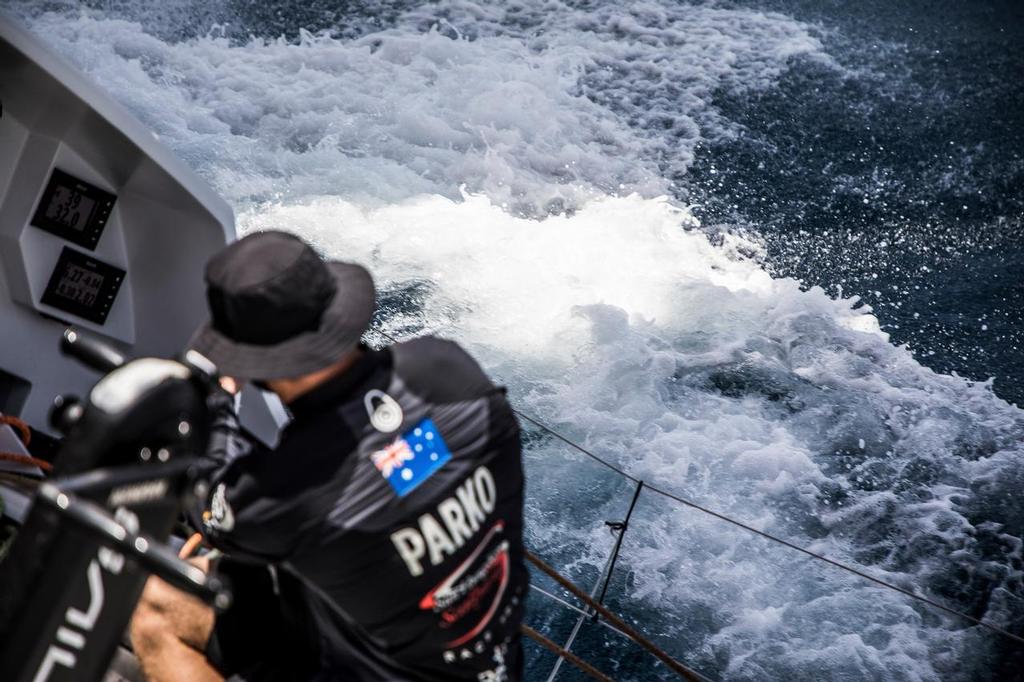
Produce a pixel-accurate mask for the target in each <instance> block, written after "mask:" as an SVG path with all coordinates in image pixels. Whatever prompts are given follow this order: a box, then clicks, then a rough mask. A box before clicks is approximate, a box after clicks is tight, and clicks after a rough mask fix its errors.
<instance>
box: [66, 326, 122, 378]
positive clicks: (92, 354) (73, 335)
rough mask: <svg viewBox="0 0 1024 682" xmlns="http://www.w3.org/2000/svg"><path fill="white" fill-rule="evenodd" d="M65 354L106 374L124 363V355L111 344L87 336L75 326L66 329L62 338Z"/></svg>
mask: <svg viewBox="0 0 1024 682" xmlns="http://www.w3.org/2000/svg"><path fill="white" fill-rule="evenodd" d="M60 350H61V352H62V353H64V355H68V356H70V357H73V358H75V359H76V360H78V361H79V362H81V363H82V364H83V365H85V366H87V367H91V368H92V369H95V370H97V371H99V372H103V373H104V374H106V373H107V372H110V371H112V370H115V369H117V368H118V367H120V366H121V365H123V364H124V362H125V360H124V356H123V355H121V354H120V353H118V352H117V351H116V350H115V349H114V348H113V347H111V346H110V345H109V344H107V343H104V342H103V341H100V340H99V339H97V338H94V337H91V336H86V335H84V334H82V332H80V331H78V330H77V329H75V328H74V327H68V328H67V329H65V330H64V335H63V337H62V338H61V340H60Z"/></svg>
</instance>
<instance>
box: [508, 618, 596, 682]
mask: <svg viewBox="0 0 1024 682" xmlns="http://www.w3.org/2000/svg"><path fill="white" fill-rule="evenodd" d="M519 631H520V632H522V633H523V634H524V635H526V636H527V637H529V638H530V639H532V640H533V641H535V642H537V644H540V645H541V646H542V647H544V648H545V649H547V650H548V651H550V652H551V653H553V654H555V655H556V656H561V657H562V658H564V659H565V660H567V661H569V662H570V663H572V664H573V665H574V666H576V667H577V668H579V669H580V670H582V671H583V672H585V673H586V674H588V675H590V676H591V677H593V678H594V679H595V680H601V681H602V682H614V680H612V678H610V677H608V676H607V675H605V674H604V673H603V672H601V671H600V670H598V669H597V668H595V667H594V666H592V665H590V664H589V663H587V662H586V661H584V660H583V659H582V658H580V657H579V656H577V655H576V654H574V653H573V652H571V651H569V650H568V649H563V648H562V647H560V646H558V645H557V644H555V643H554V642H552V641H551V640H550V639H548V638H547V637H545V636H544V635H542V634H540V633H539V632H537V631H536V630H534V629H533V628H531V627H530V626H529V625H520V626H519Z"/></svg>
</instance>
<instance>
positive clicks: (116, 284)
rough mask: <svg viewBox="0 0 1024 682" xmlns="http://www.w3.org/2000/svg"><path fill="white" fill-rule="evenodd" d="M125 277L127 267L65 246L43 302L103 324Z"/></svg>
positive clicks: (47, 286)
mask: <svg viewBox="0 0 1024 682" xmlns="http://www.w3.org/2000/svg"><path fill="white" fill-rule="evenodd" d="M124 276H125V271H124V270H122V269H120V268H117V267H114V266H113V265H109V264H107V263H104V262H103V261H100V260H96V259H95V258H93V257H92V256H88V255H86V254H84V253H81V252H79V251H75V250H74V249H71V248H69V247H67V246H65V247H64V250H63V251H61V254H60V258H59V259H58V260H57V267H55V268H54V269H53V274H52V275H50V283H49V284H47V285H46V291H45V292H43V299H42V302H43V303H45V304H46V305H49V306H53V307H54V308H57V309H58V310H63V311H64V312H66V313H71V314H72V315H77V316H78V317H81V318H82V319H85V320H89V321H90V322H96V323H98V324H103V323H104V322H106V321H107V315H108V314H109V313H110V308H111V306H113V305H114V299H115V298H116V297H117V292H118V290H119V289H120V288H121V283H122V282H123V281H124Z"/></svg>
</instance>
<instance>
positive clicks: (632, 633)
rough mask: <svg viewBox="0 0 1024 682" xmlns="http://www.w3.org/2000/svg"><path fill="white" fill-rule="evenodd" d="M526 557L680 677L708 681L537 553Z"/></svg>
mask: <svg viewBox="0 0 1024 682" xmlns="http://www.w3.org/2000/svg"><path fill="white" fill-rule="evenodd" d="M526 558H527V559H528V560H529V561H530V563H532V564H533V565H534V566H536V567H537V568H539V569H540V570H541V571H543V572H544V573H546V574H547V575H548V576H549V577H550V578H552V579H553V580H554V581H555V582H557V583H558V584H559V585H561V586H562V587H564V588H565V589H566V590H568V591H569V592H571V593H572V594H573V595H575V596H576V598H578V599H579V600H580V601H582V602H583V603H584V604H586V605H587V606H589V607H590V608H592V609H594V610H595V611H596V612H597V613H599V614H601V615H602V616H604V617H605V619H607V620H608V621H609V622H610V623H611V624H612V625H614V626H615V627H616V628H618V629H619V630H621V631H622V632H623V633H625V634H626V635H628V636H629V638H630V639H632V640H633V641H634V642H636V643H637V644H639V645H640V646H642V647H643V648H644V649H647V651H649V652H650V653H651V654H653V655H654V657H655V658H657V659H658V660H659V661H661V662H662V663H664V664H665V665H667V666H668V667H669V668H670V669H671V670H673V671H674V672H676V673H677V674H678V675H679V676H680V677H682V678H683V679H685V680H690V682H706V680H707V678H706V677H704V676H703V675H701V674H700V673H698V672H696V671H694V670H690V669H689V668H687V667H686V666H685V665H683V664H682V663H680V662H679V661H677V660H676V659H674V658H672V657H671V656H669V655H668V654H667V653H665V652H664V651H663V650H662V649H661V648H659V647H658V645H657V644H655V643H654V642H652V641H650V640H649V639H647V638H646V637H644V636H643V635H641V634H640V633H639V632H637V631H636V630H634V629H633V628H632V627H630V626H629V625H627V624H626V622H625V621H624V620H622V619H621V618H619V617H618V616H616V615H615V614H614V613H612V612H611V611H609V610H608V609H606V608H605V607H604V606H602V605H601V604H598V603H597V602H596V601H594V599H593V598H591V596H590V595H589V594H587V593H586V592H584V591H583V590H581V589H580V588H578V587H576V585H574V584H573V583H571V582H569V580H567V579H566V578H565V577H564V576H563V575H562V574H561V573H559V572H558V571H556V570H555V569H553V568H552V567H551V566H549V565H548V564H546V563H545V562H544V561H543V560H542V559H540V558H538V557H537V555H535V554H534V553H533V552H526Z"/></svg>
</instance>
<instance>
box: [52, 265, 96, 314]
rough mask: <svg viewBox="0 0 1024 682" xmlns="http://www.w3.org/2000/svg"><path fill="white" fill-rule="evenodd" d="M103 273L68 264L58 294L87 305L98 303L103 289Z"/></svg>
mask: <svg viewBox="0 0 1024 682" xmlns="http://www.w3.org/2000/svg"><path fill="white" fill-rule="evenodd" d="M104 279H105V278H104V277H103V275H101V274H99V273H96V272H91V271H89V270H86V269H85V268H80V267H78V266H77V265H72V264H70V263H69V264H68V266H67V267H66V268H65V270H64V273H63V274H62V275H61V278H60V281H59V282H58V283H57V295H58V296H63V297H64V298H68V299H71V300H72V301H74V302H76V303H81V304H82V305H86V306H90V307H91V306H94V305H96V301H98V300H99V297H100V291H101V290H102V289H103V280H104Z"/></svg>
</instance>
